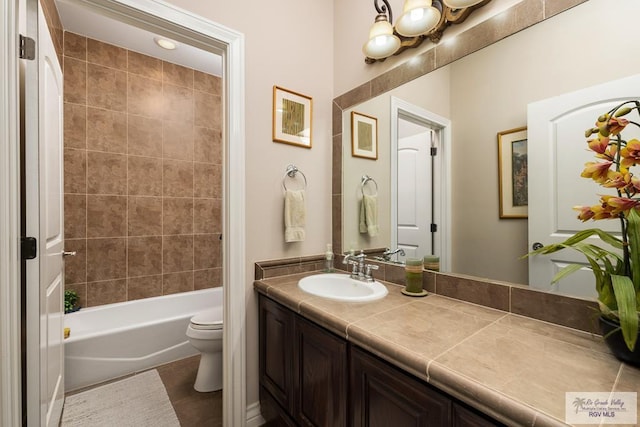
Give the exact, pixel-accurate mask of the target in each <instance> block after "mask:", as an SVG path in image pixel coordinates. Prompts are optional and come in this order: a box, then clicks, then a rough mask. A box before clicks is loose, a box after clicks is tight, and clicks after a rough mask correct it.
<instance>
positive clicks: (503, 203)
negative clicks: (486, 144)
mask: <svg viewBox="0 0 640 427" xmlns="http://www.w3.org/2000/svg"><path fill="white" fill-rule="evenodd" d="M527 164H528V162H527V128H526V127H521V128H516V129H510V130H506V131H503V132H498V177H499V178H498V184H499V191H500V218H527V216H528V205H529V201H528V196H529V191H528V186H527V175H528V172H527Z"/></svg>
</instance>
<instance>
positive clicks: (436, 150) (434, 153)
mask: <svg viewBox="0 0 640 427" xmlns="http://www.w3.org/2000/svg"><path fill="white" fill-rule="evenodd" d="M437 155H438V147H431V156H437Z"/></svg>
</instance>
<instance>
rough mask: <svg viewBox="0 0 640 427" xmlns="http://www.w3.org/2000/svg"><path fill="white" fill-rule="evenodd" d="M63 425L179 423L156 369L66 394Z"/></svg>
mask: <svg viewBox="0 0 640 427" xmlns="http://www.w3.org/2000/svg"><path fill="white" fill-rule="evenodd" d="M60 426H61V427H101V426H102V427H114V426H118V427H124V426H131V427H133V426H135V427H179V426H180V422H179V421H178V417H177V416H176V413H175V411H174V410H173V406H171V401H170V400H169V396H168V395H167V390H166V389H165V388H164V384H162V380H161V379H160V375H159V374H158V371H156V370H155V369H153V370H151V371H147V372H143V373H141V374H137V375H134V376H132V377H128V378H125V379H123V380H120V381H116V382H113V383H109V384H106V385H103V386H100V387H96V388H93V389H90V390H87V391H83V392H81V393H78V394H74V395H71V396H69V397H67V398H66V400H65V404H64V412H63V413H62V423H61V424H60Z"/></svg>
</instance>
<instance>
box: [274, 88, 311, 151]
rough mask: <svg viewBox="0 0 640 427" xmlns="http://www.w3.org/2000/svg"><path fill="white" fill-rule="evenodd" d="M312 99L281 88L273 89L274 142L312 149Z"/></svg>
mask: <svg viewBox="0 0 640 427" xmlns="http://www.w3.org/2000/svg"><path fill="white" fill-rule="evenodd" d="M311 120H312V99H311V97H309V96H306V95H302V94H300V93H296V92H293V91H290V90H288V89H284V88H281V87H279V86H274V87H273V128H272V136H273V141H274V142H282V143H285V144H291V145H298V146H300V147H305V148H311V136H312V123H311Z"/></svg>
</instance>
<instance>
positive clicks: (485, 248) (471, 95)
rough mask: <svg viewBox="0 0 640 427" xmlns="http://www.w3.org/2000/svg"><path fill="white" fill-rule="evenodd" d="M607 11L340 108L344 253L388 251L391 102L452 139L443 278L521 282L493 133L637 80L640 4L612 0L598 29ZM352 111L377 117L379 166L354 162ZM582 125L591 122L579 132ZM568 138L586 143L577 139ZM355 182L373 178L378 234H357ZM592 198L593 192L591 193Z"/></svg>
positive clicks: (519, 244) (539, 28) (515, 225)
mask: <svg viewBox="0 0 640 427" xmlns="http://www.w3.org/2000/svg"><path fill="white" fill-rule="evenodd" d="M611 12H612V11H611V5H610V4H608V2H607V1H605V0H590V1H586V2H584V3H582V4H579V5H578V6H575V7H573V8H571V9H569V10H567V11H565V12H562V13H560V14H558V15H556V16H553V17H551V18H549V19H547V20H544V21H542V22H540V23H538V24H536V25H534V26H532V27H529V28H527V29H525V30H523V31H520V32H518V33H516V34H513V35H511V36H510V37H508V38H506V39H503V40H501V41H498V42H496V43H494V44H491V45H489V46H487V47H485V48H483V49H481V50H479V51H477V52H475V53H473V54H471V55H468V56H465V57H463V58H461V59H458V60H457V61H455V62H452V63H450V64H449V65H446V66H444V67H441V68H438V69H436V70H435V71H432V72H430V73H428V74H425V75H423V76H421V77H418V78H416V79H414V80H412V81H410V82H408V83H405V84H403V85H401V86H399V87H396V88H394V89H392V90H389V91H388V92H385V93H382V94H381V95H378V96H376V97H374V98H370V99H367V100H366V101H364V102H361V103H358V104H357V105H353V106H350V107H349V108H348V109H345V110H343V111H342V138H343V140H342V144H343V147H342V148H343V149H342V181H341V182H342V183H341V186H342V187H341V195H342V196H341V197H342V200H341V201H342V212H341V213H340V214H341V219H342V235H341V236H340V239H341V240H340V241H341V243H342V248H343V250H345V251H346V250H349V249H351V248H353V249H356V250H358V249H367V248H384V247H391V246H392V240H393V239H392V234H393V231H392V217H393V216H394V215H396V214H397V209H398V206H397V203H396V200H397V197H395V196H393V192H394V190H393V188H392V182H397V176H392V173H391V172H392V170H395V171H396V172H395V173H397V171H398V167H397V165H394V164H392V159H393V158H395V157H396V156H393V155H392V153H391V147H392V145H394V144H395V143H394V142H392V141H391V134H392V132H391V129H392V126H393V123H392V111H391V110H392V107H391V105H392V99H394V98H395V99H397V100H401V101H402V102H406V103H407V104H410V105H414V106H416V107H417V108H419V109H422V110H425V111H428V112H430V113H432V114H434V115H436V116H439V117H443V118H445V119H448V120H449V121H450V131H451V134H450V140H449V141H444V142H443V141H440V143H444V144H445V145H444V146H442V147H441V148H442V150H443V152H444V153H447V155H449V156H450V164H449V165H448V168H449V171H448V173H449V176H450V183H449V184H450V185H449V187H448V188H446V189H445V191H446V193H447V194H445V195H444V196H443V197H444V199H445V201H446V200H447V199H448V200H449V202H448V203H450V212H448V215H450V217H449V218H445V220H448V221H449V222H450V224H449V229H450V231H448V232H449V233H450V236H447V239H448V241H449V242H450V247H449V248H448V251H449V254H443V255H445V257H446V258H447V261H446V263H445V265H446V268H444V269H443V270H446V271H448V272H453V273H459V274H465V275H470V276H477V277H480V278H485V279H493V280H499V281H506V282H511V283H520V284H527V283H528V266H527V261H526V260H523V259H521V258H520V257H521V256H522V255H524V254H526V253H527V252H528V250H529V248H528V240H527V235H528V220H527V219H526V218H500V213H499V209H500V208H499V206H500V201H499V191H498V168H499V165H498V142H497V134H498V133H500V132H504V131H507V130H510V129H515V128H520V127H523V126H527V106H528V104H530V103H533V102H537V101H541V100H545V99H548V98H553V97H556V96H559V95H563V94H566V93H569V92H572V91H577V90H580V89H582V88H586V87H590V86H593V85H597V84H601V83H604V82H608V81H611V80H615V79H619V78H623V77H627V76H630V75H634V74H637V73H638V72H639V70H640V56H639V55H637V51H638V50H637V48H636V46H635V45H634V42H633V40H631V39H630V38H629V37H628V32H629V31H630V30H629V29H632V28H634V27H635V25H637V22H636V21H637V17H638V16H640V4H639V2H636V1H634V0H622V1H619V2H616V7H615V15H616V22H615V25H614V26H611V27H607V28H606V29H603V27H602V20H603V17H605V16H610V14H611ZM613 40H616V42H613ZM454 42H455V41H454ZM352 111H356V112H358V113H362V114H366V115H367V116H371V117H375V118H376V119H377V129H378V144H379V145H378V158H377V160H372V159H366V158H359V157H354V156H352V141H351V112H352ZM393 120H396V119H395V118H394V119H393ZM588 126H591V123H586V124H585V128H586V127H588ZM575 138H576V140H580V141H584V136H583V135H581V134H577V135H575ZM530 143H534V142H531V141H530ZM394 161H395V160H394ZM363 175H368V176H371V177H373V178H375V180H376V182H377V187H378V188H377V197H378V200H377V201H378V210H379V211H378V220H379V232H378V234H377V235H375V236H368V235H366V233H361V232H360V230H359V225H360V224H359V222H358V220H359V215H358V209H359V208H358V200H359V198H360V197H361V193H359V191H361V190H360V183H361V177H362V176H363ZM443 176H446V175H443ZM528 179H529V180H530V181H531V180H535V179H536V171H532V170H529V174H528ZM597 190H598V188H597V186H594V189H593V191H594V193H595V192H597ZM591 202H592V201H591V200H587V201H585V204H591ZM528 203H529V206H531V205H532V204H535V203H536V200H535V198H534V199H533V200H532V199H531V197H530V198H529V200H528ZM394 212H395V213H394ZM443 212H446V210H445V211H443ZM337 214H338V213H335V215H337ZM441 220H442V219H441ZM591 225H592V226H593V224H591ZM433 252H437V250H433ZM436 255H438V253H436Z"/></svg>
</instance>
